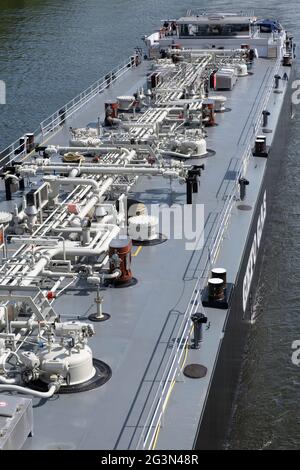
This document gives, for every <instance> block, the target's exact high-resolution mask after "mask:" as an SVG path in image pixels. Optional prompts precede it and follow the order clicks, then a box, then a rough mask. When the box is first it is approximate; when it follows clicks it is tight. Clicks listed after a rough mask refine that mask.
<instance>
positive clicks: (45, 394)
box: [0, 383, 60, 398]
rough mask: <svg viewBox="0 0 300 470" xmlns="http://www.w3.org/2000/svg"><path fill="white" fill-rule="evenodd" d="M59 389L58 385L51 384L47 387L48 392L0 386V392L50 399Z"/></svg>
mask: <svg viewBox="0 0 300 470" xmlns="http://www.w3.org/2000/svg"><path fill="white" fill-rule="evenodd" d="M59 387H60V385H59V384H57V383H53V384H51V385H50V386H49V390H48V392H38V391H37V390H31V389H30V388H26V387H21V386H19V385H2V384H0V391H4V392H5V391H7V392H18V393H24V394H26V395H32V396H33V397H37V398H51V397H53V395H54V393H55V392H57V391H58V390H59Z"/></svg>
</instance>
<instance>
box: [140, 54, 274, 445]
mask: <svg viewBox="0 0 300 470" xmlns="http://www.w3.org/2000/svg"><path fill="white" fill-rule="evenodd" d="M279 67H280V59H278V61H277V64H276V67H275V68H274V75H275V74H276V73H277V72H278V70H279ZM272 92H273V81H272V80H271V81H269V83H268V85H267V86H266V88H265V97H264V99H263V100H262V102H261V104H260V106H259V108H258V110H257V113H256V115H255V118H254V119H253V121H252V126H250V128H249V131H248V136H247V139H246V142H245V143H244V147H245V150H244V151H243V156H242V158H241V161H240V165H239V168H238V171H237V176H236V179H235V181H234V183H233V185H232V188H231V191H230V192H229V194H228V195H227V196H226V199H225V201H224V206H223V208H222V210H221V212H220V213H219V216H218V220H217V224H216V228H215V230H214V232H213V236H212V237H211V238H210V241H208V243H207V246H205V247H204V248H203V249H204V250H206V252H207V253H206V261H205V263H204V270H203V272H202V274H201V275H200V276H199V277H198V279H197V281H196V285H195V288H194V290H193V293H192V296H191V298H190V300H189V302H188V307H187V309H186V311H185V313H184V315H183V318H182V321H181V324H180V326H179V329H178V334H177V336H176V338H175V340H174V344H173V347H172V350H171V353H170V356H169V359H168V361H167V364H166V366H165V368H164V371H163V373H162V378H161V380H160V382H159V384H158V387H157V391H156V394H155V396H154V398H153V401H152V404H151V406H150V410H149V412H148V414H147V417H146V419H145V423H144V425H143V426H142V430H141V433H140V436H139V439H138V442H137V446H136V449H147V450H151V449H152V448H153V446H154V444H155V442H156V439H157V435H158V432H159V429H160V427H161V426H162V420H163V415H164V412H165V409H166V404H167V401H168V399H169V396H170V394H171V391H172V388H173V385H174V382H176V381H177V379H178V377H179V376H180V374H181V369H182V358H183V355H184V354H185V350H186V348H187V347H188V342H189V337H190V333H191V329H192V320H191V315H192V314H193V313H195V312H196V311H199V310H203V311H204V309H203V307H202V304H201V294H202V291H203V289H204V288H205V286H206V284H207V279H208V276H209V273H210V270H211V268H212V267H213V265H214V263H215V261H216V259H217V257H218V253H219V250H220V247H221V244H222V242H223V239H224V235H225V232H226V230H227V226H228V222H229V219H230V216H231V214H232V210H233V207H235V202H236V200H237V189H238V185H239V179H240V177H241V176H243V175H244V173H245V171H246V169H247V166H248V163H249V160H250V157H251V155H252V148H253V144H254V139H255V137H256V135H257V132H258V131H259V129H260V127H261V116H262V112H263V110H264V109H266V107H267V104H268V102H269V100H270V96H271V94H272Z"/></svg>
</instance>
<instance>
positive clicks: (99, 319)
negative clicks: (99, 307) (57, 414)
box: [88, 313, 110, 323]
mask: <svg viewBox="0 0 300 470" xmlns="http://www.w3.org/2000/svg"><path fill="white" fill-rule="evenodd" d="M88 319H89V320H90V321H92V322H95V323H100V322H104V321H106V320H109V319H110V315H109V314H108V313H102V317H99V316H98V314H97V313H91V315H89V316H88Z"/></svg>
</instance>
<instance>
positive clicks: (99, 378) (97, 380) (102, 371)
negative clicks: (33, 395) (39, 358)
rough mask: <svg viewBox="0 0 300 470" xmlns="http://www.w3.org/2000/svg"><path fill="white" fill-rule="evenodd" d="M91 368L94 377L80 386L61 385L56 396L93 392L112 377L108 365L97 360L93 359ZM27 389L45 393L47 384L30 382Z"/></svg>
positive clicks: (39, 381) (38, 381)
mask: <svg viewBox="0 0 300 470" xmlns="http://www.w3.org/2000/svg"><path fill="white" fill-rule="evenodd" d="M93 366H94V367H95V370H96V373H95V375H94V377H92V378H91V379H90V380H87V381H86V382H83V383H82V384H77V385H62V386H61V387H60V389H59V390H58V391H57V392H55V394H56V395H63V394H68V393H79V392H87V391H89V390H94V389H95V388H99V387H101V386H102V385H104V384H105V383H106V382H108V380H109V379H110V378H111V376H112V370H111V368H110V367H109V365H108V364H106V363H105V362H103V361H100V360H99V359H93ZM28 388H31V389H32V390H37V391H39V392H47V391H48V390H49V386H48V384H46V383H45V382H43V381H42V380H37V381H36V382H31V383H29V384H28Z"/></svg>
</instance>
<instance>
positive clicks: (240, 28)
mask: <svg viewBox="0 0 300 470" xmlns="http://www.w3.org/2000/svg"><path fill="white" fill-rule="evenodd" d="M249 29H250V27H249V24H248V23H241V24H212V23H209V24H205V23H204V24H202V23H198V24H192V23H191V24H182V25H180V29H179V34H180V36H181V37H218V36H243V35H248V34H249Z"/></svg>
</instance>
